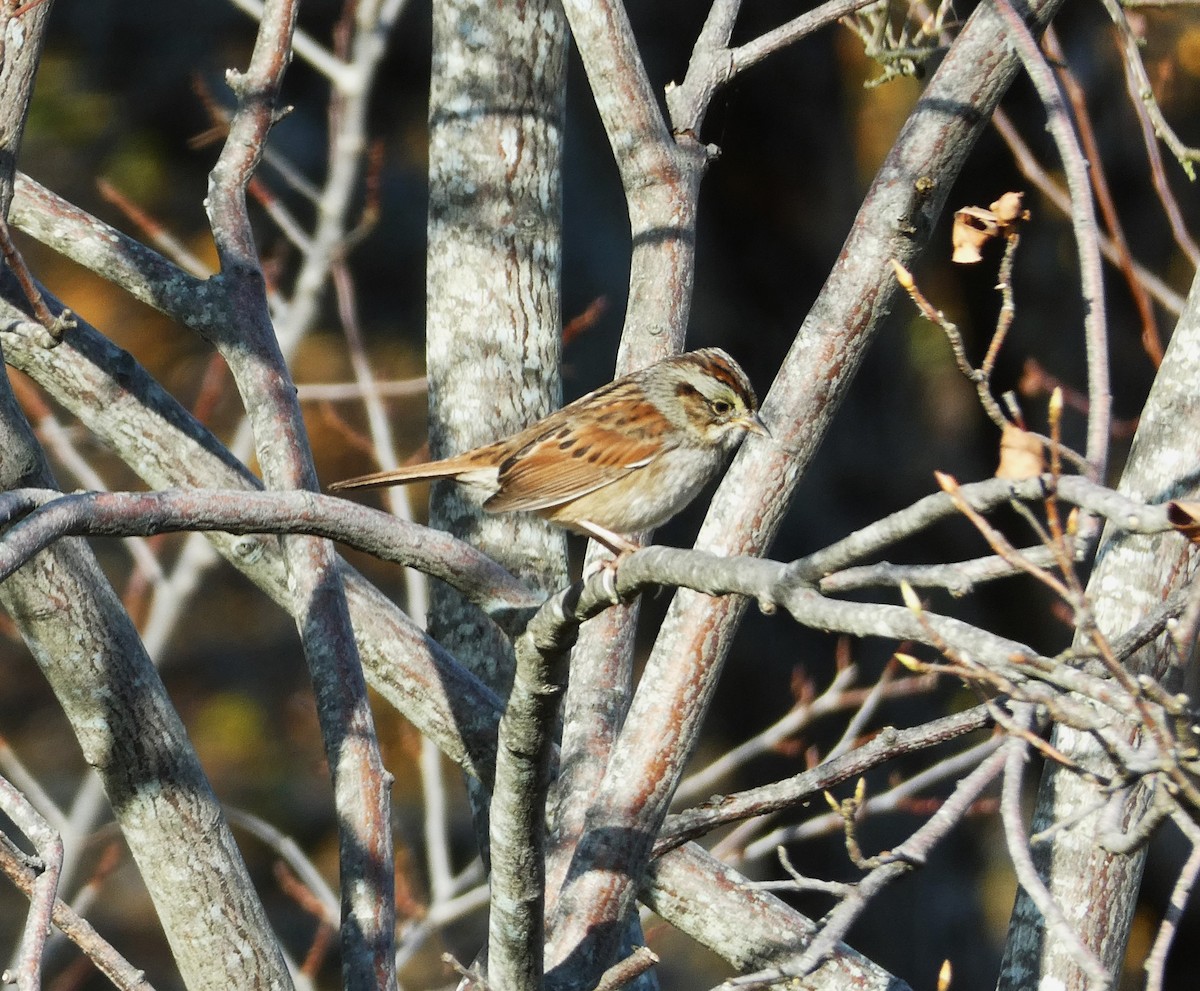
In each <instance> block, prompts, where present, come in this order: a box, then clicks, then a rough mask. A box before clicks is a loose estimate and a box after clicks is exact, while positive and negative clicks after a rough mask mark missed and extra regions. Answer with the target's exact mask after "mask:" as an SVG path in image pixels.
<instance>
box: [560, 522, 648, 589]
mask: <svg viewBox="0 0 1200 991" xmlns="http://www.w3.org/2000/svg"><path fill="white" fill-rule="evenodd" d="M572 526H573V527H574V528H575V529H577V530H579V531H581V532H582V533H585V534H587V536H589V537H591V538H593V539H594V540H596V541H598V542H599V543H601V544H603V545H604V546H605V547H607V548H608V549H609V550H610V551H612V553H613V555H614V556H613V557H608V558H604V559H603V560H601V561H599V562H598V563H597V565H596V568H597V570H599V571H601V572H603V574H604V579H603V580H604V589H605V591H606V592H607V593H608V596H609V598H610V599H612V601H613V604H614V605H617V604H619V603H620V601H621V600H620V597H619V596H618V595H617V568H618V567H620V564H621V562H622V561H623V560H624V559H625V558H627V557H628V556H629V555H630V554H632V553H633V552H634V551H638V550H641V547H640V546H639V545H638V544H635V543H634V542H633V541H632V540H629V539H628V538H626V537H622V536H621V535H620V534H619V533H613V531H612V530H609V529H607V528H606V527H602V526H600V525H598V524H596V523H593V522H592V521H591V520H576V521H575V522H574V523H573V524H572ZM594 573H595V572H593V574H594ZM587 577H588V575H587V573H586V572H585V573H584V578H587Z"/></svg>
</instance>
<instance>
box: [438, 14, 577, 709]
mask: <svg viewBox="0 0 1200 991" xmlns="http://www.w3.org/2000/svg"><path fill="white" fill-rule="evenodd" d="M565 60H566V25H565V22H564V20H563V16H562V12H561V10H560V9H559V7H558V5H557V4H555V3H547V2H538V3H529V4H523V5H521V6H520V7H519V8H516V9H514V8H512V7H509V6H503V5H501V6H498V5H496V4H494V3H490V2H487V0H448V2H439V3H436V4H435V5H434V8H433V76H432V85H431V90H430V97H429V225H428V232H429V246H428V256H427V257H428V261H427V268H426V289H427V315H426V322H427V344H426V348H427V368H428V374H429V382H430V392H429V404H430V426H429V443H430V452H431V454H432V456H433V457H443V456H446V455H449V454H456V453H459V452H461V451H465V450H468V449H469V448H472V447H476V446H478V445H480V444H485V443H489V442H491V441H494V440H497V439H499V438H501V437H504V436H506V435H508V434H510V433H514V432H516V431H517V430H518V429H520V428H521V427H523V426H526V425H528V424H529V423H532V422H533V421H534V420H537V419H539V418H540V417H543V416H545V415H546V414H547V413H550V412H551V411H553V410H554V409H557V408H558V406H560V405H561V402H562V393H561V387H560V383H559V377H558V365H559V353H560V346H561V337H562V333H561V332H562V322H561V316H560V306H559V279H560V274H559V267H560V257H559V255H560V228H561V214H562V189H561V174H560V158H561V143H562V117H563V93H564V86H565V78H564V73H565ZM431 521H432V523H433V525H434V526H436V527H437V528H439V529H444V530H448V531H450V532H451V533H454V534H456V535H457V536H460V537H462V538H464V539H465V540H467V541H468V542H469V543H471V544H473V545H474V546H476V547H478V548H480V549H481V550H483V551H485V552H486V553H488V554H489V555H491V556H492V557H493V558H495V559H496V560H497V561H500V562H501V563H503V564H504V565H505V566H506V567H508V568H509V570H510V571H512V572H513V573H514V574H519V575H521V576H523V577H525V578H527V579H528V580H530V581H531V582H532V583H534V584H535V585H537V586H539V587H541V588H546V589H549V588H552V587H555V586H557V585H560V584H561V583H562V581H563V580H564V578H565V576H566V549H565V543H564V540H563V537H562V536H561V534H559V533H557V532H556V531H554V530H553V529H551V528H550V527H549V525H548V524H545V523H543V522H542V521H540V520H538V519H536V518H534V517H529V516H524V515H517V516H512V515H505V516H499V517H498V516H488V515H485V514H483V513H482V511H481V510H480V507H479V503H478V501H477V500H473V499H472V498H471V497H470V496H467V495H464V494H463V493H462V492H461V491H460V490H459V489H458V488H457V487H456V486H454V485H453V483H445V484H442V485H439V486H435V490H434V494H433V500H432V506H431ZM432 603H433V604H432V609H431V623H430V625H431V632H432V633H433V634H434V636H435V637H436V638H437V639H438V640H439V641H440V642H441V643H443V644H445V645H446V646H447V647H449V648H450V649H451V650H452V651H453V652H455V653H456V654H457V656H459V657H460V658H461V659H463V660H464V661H465V662H467V663H468V664H470V665H472V666H473V667H474V668H475V670H476V673H478V674H479V675H480V676H481V677H483V678H484V680H485V681H487V682H488V683H489V684H491V685H492V687H493V688H496V689H497V690H499V691H500V692H501V693H503V692H504V690H505V688H506V685H507V682H508V680H509V679H510V678H511V677H512V661H511V656H512V655H511V647H510V646H509V645H508V644H507V643H505V642H504V640H503V638H502V637H499V636H497V634H496V631H495V628H494V627H493V626H492V625H491V624H490V623H489V622H487V620H486V619H484V618H483V617H482V616H481V615H480V614H479V612H478V611H477V610H474V609H472V608H471V607H469V606H467V605H465V604H464V603H462V602H461V600H459V599H458V598H457V597H456V596H454V595H453V594H452V593H449V592H447V591H446V590H444V589H440V588H438V589H435V592H434V596H433V600H432Z"/></svg>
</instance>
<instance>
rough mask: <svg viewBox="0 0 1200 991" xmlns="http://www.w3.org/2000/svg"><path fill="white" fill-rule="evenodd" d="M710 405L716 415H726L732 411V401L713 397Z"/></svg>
mask: <svg viewBox="0 0 1200 991" xmlns="http://www.w3.org/2000/svg"><path fill="white" fill-rule="evenodd" d="M710 405H711V407H712V411H713V412H714V413H716V414H717V416H728V415H729V414H730V413H731V412H733V403H731V402H729V401H728V400H725V399H714V400H713V401H712V403H711V404H710Z"/></svg>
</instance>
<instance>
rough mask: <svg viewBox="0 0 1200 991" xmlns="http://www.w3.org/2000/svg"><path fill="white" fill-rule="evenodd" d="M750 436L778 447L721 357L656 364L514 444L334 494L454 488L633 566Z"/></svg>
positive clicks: (338, 487)
mask: <svg viewBox="0 0 1200 991" xmlns="http://www.w3.org/2000/svg"><path fill="white" fill-rule="evenodd" d="M747 434H757V435H760V436H764V437H769V436H770V434H769V432H768V431H767V428H766V427H765V426H764V425H763V422H762V420H760V419H759V416H758V398H757V397H756V396H755V394H754V389H753V387H752V386H751V384H750V380H749V378H748V377H747V376H746V373H745V372H744V371H742V368H741V366H740V365H738V363H737V362H736V361H734V360H733V358H731V357H730V356H729V355H728V354H727V353H726V352H725V351H723V350H721V349H720V348H701V349H699V350H697V351H688V352H685V353H683V354H679V355H674V356H672V357H669V358H664V359H662V360H661V361H658V362H655V363H654V364H652V365H649V366H647V367H646V368H643V369H640V370H639V371H635V372H632V373H630V374H628V375H624V376H622V377H621V378H618V379H616V380H614V381H612V382H610V383H609V384H608V385H604V386H601V387H600V388H599V389H596V390H595V391H594V392H590V393H588V394H587V395H586V396H583V397H581V398H580V399H576V400H575V401H574V402H572V403H569V404H567V405H566V406H564V407H562V408H561V409H559V410H557V411H555V412H553V413H551V414H549V415H548V416H546V417H544V418H542V419H541V420H538V421H537V422H536V423H534V424H532V425H531V426H528V427H526V428H525V429H523V430H520V431H518V432H517V433H515V434H513V435H512V436H510V437H506V438H504V439H502V440H498V441H495V442H494V443H491V444H487V445H485V446H483V447H477V448H475V449H473V450H470V451H466V452H464V453H462V454H456V455H454V456H453V457H449V458H445V459H443V460H440V461H428V462H424V463H422V464H414V465H408V466H405V467H403V468H395V469H392V470H389V471H379V472H375V473H373V474H370V475H361V476H358V477H356V478H348V479H345V480H343V481H339V482H334V483H333V484H332V485H330V486H329V488H330V490H331V491H336V492H343V491H347V490H351V489H369V488H380V487H383V486H388V485H404V484H407V483H409V482H418V481H427V480H430V479H437V478H450V479H453V480H455V481H456V482H458V483H459V484H461V485H464V486H467V487H468V488H469V489H474V490H475V491H477V492H478V493H479V494H481V495H482V496H483V497H484V502H483V508H484V510H485V511H486V512H489V513H507V512H531V513H535V514H537V515H538V516H541V517H543V518H544V519H547V520H549V521H550V522H551V523H553V524H556V525H557V526H560V527H563V528H565V529H567V530H570V531H573V532H575V533H579V534H583V535H584V536H588V537H592V538H594V539H596V540H597V541H599V542H600V543H601V544H603V545H604V546H605V547H607V548H608V549H609V550H611V551H612V552H613V553H614V554H615V555H616V556H617V557H623V556H624V555H626V554H629V553H631V552H633V551H635V550H637V549H638V545H637V544H635V543H633V541H631V540H629V539H628V537H627V536H625V535H626V534H631V533H636V532H638V531H641V530H647V529H650V528H651V527H656V526H658V525H660V524H662V523H665V522H666V521H667V520H669V519H670V518H671V517H673V516H674V515H675V514H676V513H678V512H679V511H680V510H682V509H683V508H684V507H685V506H687V505H688V503H690V502H691V501H692V499H694V498H695V496H696V494H697V493H698V492H699V491H700V489H701V488H702V487H703V486H704V484H705V483H706V482H708V481H709V480H710V479H711V478H712V477H713V476H714V475H716V473H717V472H718V471H719V470H720V469H721V467H722V466H723V465H724V464H725V462H726V460H727V459H728V457H729V455H730V454H732V452H733V451H734V450H735V449H736V448H737V447H738V446H739V445H740V444H741V442H742V440H743V439H744V438H745V437H746V435H747Z"/></svg>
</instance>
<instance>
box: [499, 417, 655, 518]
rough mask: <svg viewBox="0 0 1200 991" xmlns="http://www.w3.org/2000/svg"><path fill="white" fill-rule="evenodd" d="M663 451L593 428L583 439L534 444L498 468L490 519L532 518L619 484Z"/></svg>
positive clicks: (554, 438)
mask: <svg viewBox="0 0 1200 991" xmlns="http://www.w3.org/2000/svg"><path fill="white" fill-rule="evenodd" d="M661 450H662V446H661V440H660V439H659V438H657V437H656V438H653V439H650V438H631V437H629V436H628V435H626V434H623V433H621V432H618V431H609V430H602V429H599V428H597V427H595V426H592V427H591V428H589V429H588V430H587V431H586V433H584V434H570V435H568V436H565V437H563V436H561V435H560V434H558V433H553V434H548V435H545V436H542V437H540V438H538V439H537V440H536V441H534V442H532V443H530V444H528V445H527V446H525V447H524V448H521V449H520V450H518V451H516V452H515V453H514V454H513V455H512V456H511V457H509V458H508V459H507V460H505V461H504V462H502V463H501V465H500V474H499V477H498V479H497V482H498V489H497V491H496V494H495V495H493V496H492V497H491V498H490V499H488V501H487V502H486V503H484V508H485V509H487V510H488V512H491V513H507V512H531V511H535V510H539V509H547V508H549V507H551V506H557V505H560V504H561V503H564V502H570V501H571V500H573V499H578V498H580V497H581V496H584V495H587V494H588V493H589V492H595V491H596V490H597V489H601V488H603V487H604V486H606V485H610V484H612V483H613V482H616V481H618V480H619V479H622V478H624V477H625V476H627V475H628V474H629V473H630V472H633V471H637V470H638V469H639V468H641V467H643V466H644V465H646V464H647V463H648V462H649V461H651V460H652V459H653V458H654V457H655V456H656V455H657V454H659V453H660V452H661Z"/></svg>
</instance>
